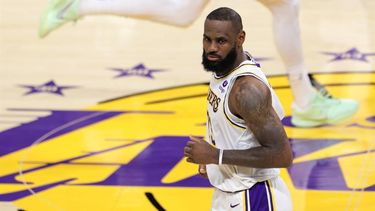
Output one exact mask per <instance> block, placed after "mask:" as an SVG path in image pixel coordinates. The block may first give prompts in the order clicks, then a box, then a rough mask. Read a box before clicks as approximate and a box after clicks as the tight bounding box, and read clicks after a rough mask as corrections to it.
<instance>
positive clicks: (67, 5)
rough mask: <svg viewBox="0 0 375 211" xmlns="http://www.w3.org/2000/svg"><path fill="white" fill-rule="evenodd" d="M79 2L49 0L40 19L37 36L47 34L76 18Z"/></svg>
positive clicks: (75, 0)
mask: <svg viewBox="0 0 375 211" xmlns="http://www.w3.org/2000/svg"><path fill="white" fill-rule="evenodd" d="M79 2H80V1H79V0H50V2H49V3H48V7H47V9H46V11H45V12H44V13H43V15H42V17H41V19H40V25H39V37H40V38H43V37H45V36H47V35H48V34H49V33H50V32H51V31H53V30H55V29H57V28H59V27H60V26H62V25H63V24H65V23H67V22H69V21H76V20H78V18H79V17H78V7H79Z"/></svg>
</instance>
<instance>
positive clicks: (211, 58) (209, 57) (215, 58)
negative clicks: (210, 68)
mask: <svg viewBox="0 0 375 211" xmlns="http://www.w3.org/2000/svg"><path fill="white" fill-rule="evenodd" d="M207 59H208V60H209V61H211V62H216V61H219V60H220V59H221V57H220V56H219V55H212V54H211V55H210V54H208V55H207Z"/></svg>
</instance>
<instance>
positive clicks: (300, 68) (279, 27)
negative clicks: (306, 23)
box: [259, 0, 358, 127]
mask: <svg viewBox="0 0 375 211" xmlns="http://www.w3.org/2000/svg"><path fill="white" fill-rule="evenodd" d="M259 1H260V2H261V3H262V4H263V5H265V6H266V7H267V8H268V9H269V10H270V11H271V13H272V16H273V31H274V39H275V45H276V47H277V50H278V52H279V54H280V56H281V58H282V60H283V62H284V65H285V67H286V70H287V72H288V77H289V84H290V87H291V90H292V93H293V96H294V103H293V107H292V111H293V114H292V123H293V124H294V125H296V126H298V127H314V126H319V125H324V124H334V123H337V122H340V121H342V120H344V119H346V118H348V117H350V116H352V115H354V114H355V112H356V111H357V110H358V103H357V102H355V101H353V100H345V99H335V98H332V97H331V96H329V95H326V94H324V92H317V91H316V90H315V88H317V89H318V90H319V89H321V88H322V87H315V88H314V87H313V85H314V84H317V82H316V81H313V83H312V82H310V79H309V76H308V73H307V68H306V65H305V62H304V57H303V49H302V44H301V37H300V29H299V18H298V12H299V0H259Z"/></svg>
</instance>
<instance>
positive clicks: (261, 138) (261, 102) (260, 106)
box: [184, 76, 292, 168]
mask: <svg viewBox="0 0 375 211" xmlns="http://www.w3.org/2000/svg"><path fill="white" fill-rule="evenodd" d="M229 109H230V111H231V112H232V113H233V114H234V115H236V116H239V117H241V118H242V119H244V120H245V122H246V126H247V128H249V129H250V130H251V131H252V132H253V134H254V136H255V138H256V139H257V140H258V142H259V144H260V146H259V147H254V148H251V149H245V150H224V153H223V158H222V163H223V164H230V165H239V166H249V167H254V168H282V167H288V166H289V165H290V164H291V163H292V152H291V149H290V146H289V142H288V138H287V136H286V133H285V130H284V127H283V125H282V123H281V121H280V119H279V117H278V116H277V114H276V112H275V110H274V109H273V107H272V98H271V92H270V90H269V89H268V87H267V86H266V85H265V84H264V83H263V82H261V81H260V80H258V79H256V78H255V77H252V76H242V77H240V78H238V79H237V80H236V82H235V83H234V85H233V88H232V91H231V92H230V95H229ZM190 139H191V140H190V141H188V142H187V144H186V146H185V149H184V155H185V156H186V157H187V161H188V162H192V163H198V164H211V163H213V164H218V163H219V149H217V148H215V147H213V146H211V145H210V144H208V143H207V142H206V141H204V140H201V139H199V138H197V137H190Z"/></svg>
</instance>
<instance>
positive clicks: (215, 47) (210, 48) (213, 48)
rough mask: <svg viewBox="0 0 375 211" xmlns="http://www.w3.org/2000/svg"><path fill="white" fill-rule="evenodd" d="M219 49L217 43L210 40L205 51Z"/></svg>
mask: <svg viewBox="0 0 375 211" xmlns="http://www.w3.org/2000/svg"><path fill="white" fill-rule="evenodd" d="M218 50H219V48H218V44H217V43H216V42H211V43H210V44H209V45H208V51H207V52H210V53H211V52H217V51H218Z"/></svg>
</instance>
